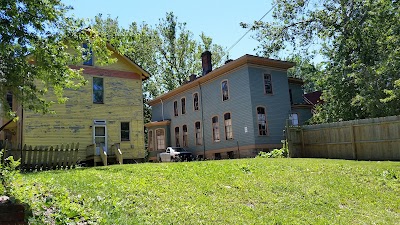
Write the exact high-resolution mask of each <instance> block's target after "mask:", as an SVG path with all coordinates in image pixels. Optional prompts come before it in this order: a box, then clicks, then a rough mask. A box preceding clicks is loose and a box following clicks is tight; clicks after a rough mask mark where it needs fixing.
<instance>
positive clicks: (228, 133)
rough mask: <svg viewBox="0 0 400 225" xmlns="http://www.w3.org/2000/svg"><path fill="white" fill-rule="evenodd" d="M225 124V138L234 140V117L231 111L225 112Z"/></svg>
mask: <svg viewBox="0 0 400 225" xmlns="http://www.w3.org/2000/svg"><path fill="white" fill-rule="evenodd" d="M224 124H225V140H232V139H233V132H232V118H231V114H230V113H225V114H224Z"/></svg>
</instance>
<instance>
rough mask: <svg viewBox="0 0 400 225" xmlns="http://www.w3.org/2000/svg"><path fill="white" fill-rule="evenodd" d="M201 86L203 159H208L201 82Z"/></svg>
mask: <svg viewBox="0 0 400 225" xmlns="http://www.w3.org/2000/svg"><path fill="white" fill-rule="evenodd" d="M199 88H200V106H201V126H202V128H201V132H202V134H201V135H202V136H201V137H202V139H203V140H202V141H203V160H205V159H206V142H205V141H204V112H203V92H202V90H201V84H200V82H199Z"/></svg>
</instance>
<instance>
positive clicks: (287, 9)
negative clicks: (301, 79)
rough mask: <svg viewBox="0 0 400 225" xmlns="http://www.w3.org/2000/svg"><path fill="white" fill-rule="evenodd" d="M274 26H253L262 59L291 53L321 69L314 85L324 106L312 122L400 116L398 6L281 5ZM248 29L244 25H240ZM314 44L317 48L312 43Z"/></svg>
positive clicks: (379, 1) (335, 1)
mask: <svg viewBox="0 0 400 225" xmlns="http://www.w3.org/2000/svg"><path fill="white" fill-rule="evenodd" d="M276 3H277V5H276V7H275V9H274V15H273V18H274V21H272V22H265V23H264V22H259V23H255V24H254V30H256V31H257V35H256V38H257V39H258V40H259V41H260V47H261V49H262V51H261V54H263V55H265V56H271V55H278V53H279V52H282V51H284V50H290V51H292V52H296V53H299V54H301V55H303V56H312V55H313V54H312V53H313V50H314V49H315V46H319V49H318V50H319V51H318V53H319V54H321V55H322V56H323V66H322V67H321V72H320V73H318V75H317V77H315V78H314V80H316V81H317V83H316V86H317V88H319V89H321V90H322V91H323V99H324V101H325V103H324V104H323V105H322V106H320V107H319V109H318V114H316V115H315V116H314V121H315V122H331V121H339V120H350V119H359V118H367V117H378V116H388V115H397V114H400V108H399V107H398V105H399V104H400V99H399V97H398V95H396V92H397V91H398V86H396V82H399V81H398V80H399V79H400V73H399V72H398V71H399V70H400V60H398V59H399V58H400V51H399V46H400V45H399V44H400V43H399V42H400V36H399V35H400V11H399V1H392V0H322V1H316V0H279V1H277V2H276ZM244 26H246V24H244ZM316 43H317V44H318V45H315V44H316Z"/></svg>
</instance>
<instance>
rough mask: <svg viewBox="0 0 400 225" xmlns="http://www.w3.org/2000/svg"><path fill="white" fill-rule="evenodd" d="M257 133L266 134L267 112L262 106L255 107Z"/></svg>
mask: <svg viewBox="0 0 400 225" xmlns="http://www.w3.org/2000/svg"><path fill="white" fill-rule="evenodd" d="M257 124H258V135H260V136H265V135H267V114H266V113H265V108H264V107H257Z"/></svg>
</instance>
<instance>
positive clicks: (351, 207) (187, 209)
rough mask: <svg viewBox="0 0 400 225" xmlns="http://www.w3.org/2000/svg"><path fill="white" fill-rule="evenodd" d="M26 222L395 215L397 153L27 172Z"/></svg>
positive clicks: (23, 190) (346, 219)
mask: <svg viewBox="0 0 400 225" xmlns="http://www.w3.org/2000/svg"><path fill="white" fill-rule="evenodd" d="M16 184H17V186H18V188H17V191H16V193H15V195H16V197H17V198H18V199H20V200H21V201H23V202H26V203H28V204H29V205H30V206H31V208H32V211H33V217H31V219H30V222H31V224H35V223H37V224H43V223H57V224H61V223H70V222H73V221H75V222H76V223H77V224H85V223H89V224H90V223H92V224H399V223H400V162H357V161H346V160H325V159H260V158H256V159H240V160H222V161H205V162H189V163H146V164H135V165H116V166H108V167H95V168H78V169H74V170H67V171H49V172H38V173H31V174H23V175H22V176H21V177H20V178H19V179H18V180H17V182H16Z"/></svg>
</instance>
